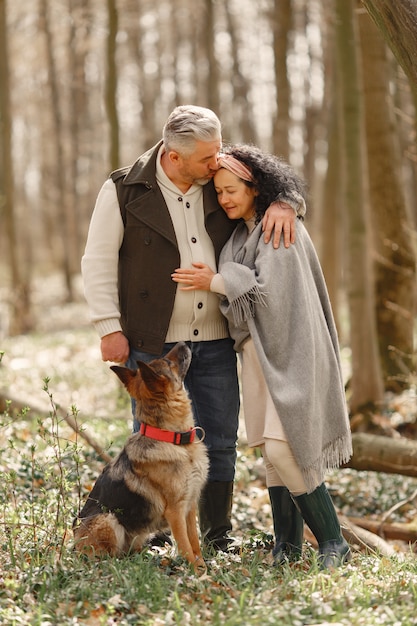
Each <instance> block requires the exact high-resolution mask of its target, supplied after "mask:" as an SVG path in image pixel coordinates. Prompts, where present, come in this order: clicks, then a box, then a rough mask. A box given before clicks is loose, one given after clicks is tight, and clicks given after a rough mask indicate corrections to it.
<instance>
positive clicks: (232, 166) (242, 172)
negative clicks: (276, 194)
mask: <svg viewBox="0 0 417 626" xmlns="http://www.w3.org/2000/svg"><path fill="white" fill-rule="evenodd" d="M219 165H220V167H224V168H225V169H226V170H229V172H232V174H234V175H235V176H237V177H238V178H241V179H242V180H246V181H248V182H250V183H253V182H255V181H254V180H253V176H252V173H251V171H250V169H249V168H248V167H247V166H246V165H245V164H244V163H242V161H239V160H238V159H236V158H235V157H234V156H232V155H231V154H221V155H220V157H219Z"/></svg>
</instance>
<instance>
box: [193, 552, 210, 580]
mask: <svg viewBox="0 0 417 626" xmlns="http://www.w3.org/2000/svg"><path fill="white" fill-rule="evenodd" d="M191 565H192V568H193V570H194V573H195V574H196V575H197V576H203V574H205V573H206V572H207V567H206V564H205V562H204V559H203V557H202V556H201V555H199V554H197V555H196V557H195V561H194V563H192V564H191Z"/></svg>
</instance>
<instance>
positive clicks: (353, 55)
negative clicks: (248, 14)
mask: <svg viewBox="0 0 417 626" xmlns="http://www.w3.org/2000/svg"><path fill="white" fill-rule="evenodd" d="M336 46H337V54H338V70H339V87H340V94H341V108H342V113H341V118H340V119H341V120H343V128H342V145H343V149H344V160H345V180H344V192H345V198H346V205H345V217H346V228H347V233H346V236H347V253H348V272H347V274H348V278H347V285H348V303H349V319H350V344H351V348H352V378H351V397H350V409H351V412H353V413H355V412H356V411H357V410H358V409H359V407H362V406H365V405H368V404H375V403H377V402H380V401H381V400H382V397H383V387H382V377H381V370H380V365H379V359H378V348H377V336H376V322H375V306H374V297H373V281H372V273H371V263H370V258H369V234H368V227H367V216H366V213H367V203H366V201H365V194H364V180H363V172H364V159H363V154H362V149H361V140H362V136H363V134H362V132H361V131H362V110H361V99H360V93H359V85H360V79H359V71H358V66H359V63H358V60H357V55H358V38H357V33H356V23H355V21H354V12H353V0H336ZM365 372H366V374H364V373H365Z"/></svg>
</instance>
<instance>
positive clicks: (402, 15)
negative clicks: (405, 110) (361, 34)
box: [361, 0, 417, 92]
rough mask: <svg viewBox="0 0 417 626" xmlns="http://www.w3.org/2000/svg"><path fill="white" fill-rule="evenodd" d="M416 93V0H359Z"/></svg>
mask: <svg viewBox="0 0 417 626" xmlns="http://www.w3.org/2000/svg"><path fill="white" fill-rule="evenodd" d="M361 1H362V3H363V4H364V5H365V7H366V9H367V11H368V12H369V14H370V16H371V17H372V19H373V20H374V22H375V23H376V25H377V26H378V28H379V30H380V31H381V32H382V34H383V36H384V38H385V40H386V41H387V42H388V44H389V46H390V48H391V50H392V51H393V53H394V55H395V57H396V58H397V61H398V62H399V64H400V65H401V66H402V68H403V70H404V72H405V73H406V74H407V76H408V78H409V79H410V81H411V82H412V83H413V84H414V86H415V89H416V92H417V3H416V1H415V0H395V2H393V0H361Z"/></svg>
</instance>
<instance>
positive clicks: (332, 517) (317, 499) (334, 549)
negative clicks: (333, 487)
mask: <svg viewBox="0 0 417 626" xmlns="http://www.w3.org/2000/svg"><path fill="white" fill-rule="evenodd" d="M292 497H293V500H294V502H295V504H296V506H297V508H298V509H299V511H300V513H301V515H302V516H303V518H304V521H305V522H306V524H307V525H308V526H309V528H310V530H311V532H312V533H313V535H314V536H315V537H316V539H317V542H318V544H319V564H320V568H321V569H334V568H336V567H339V566H340V565H343V563H346V562H347V561H349V559H350V557H351V553H350V549H349V545H348V543H347V542H346V541H345V539H344V537H343V535H342V532H341V530H340V524H339V520H338V519H337V514H336V510H335V508H334V505H333V502H332V499H331V497H330V494H329V492H328V491H327V488H326V486H325V484H324V483H322V484H321V485H320V486H319V487H317V489H315V490H314V491H313V492H312V493H304V494H303V495H301V496H292Z"/></svg>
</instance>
